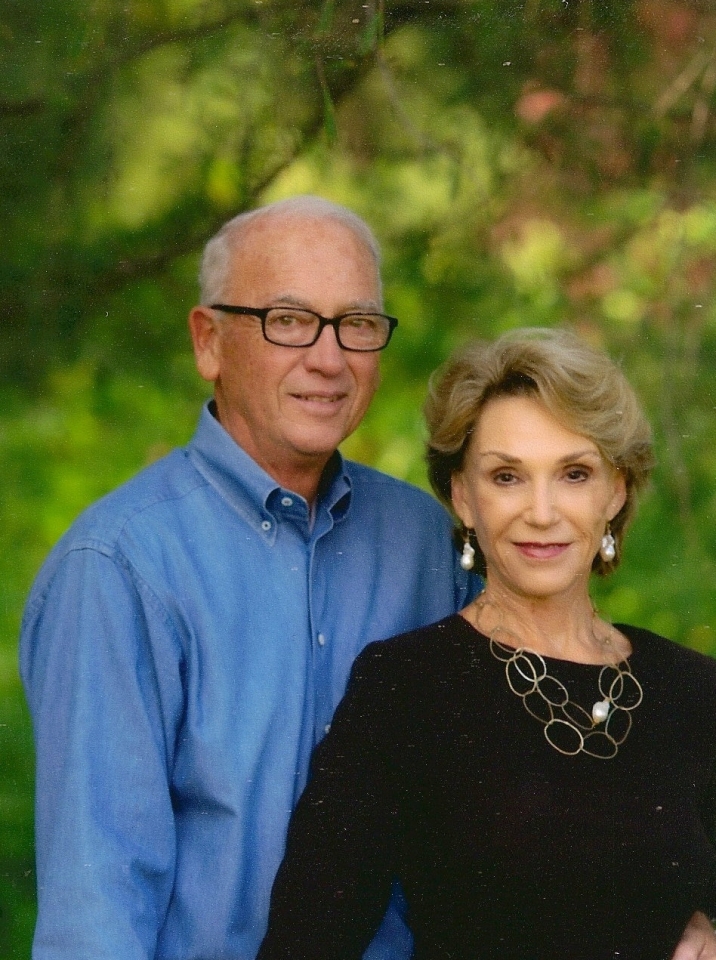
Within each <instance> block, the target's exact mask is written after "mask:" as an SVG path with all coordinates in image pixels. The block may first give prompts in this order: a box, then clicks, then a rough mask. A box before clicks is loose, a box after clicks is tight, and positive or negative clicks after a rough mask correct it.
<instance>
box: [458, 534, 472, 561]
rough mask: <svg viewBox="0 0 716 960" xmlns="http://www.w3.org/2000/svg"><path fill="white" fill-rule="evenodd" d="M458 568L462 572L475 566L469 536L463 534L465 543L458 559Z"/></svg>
mask: <svg viewBox="0 0 716 960" xmlns="http://www.w3.org/2000/svg"><path fill="white" fill-rule="evenodd" d="M460 566H461V567H462V569H463V570H472V568H473V567H474V566H475V548H474V547H473V545H472V544H471V543H470V534H469V533H467V531H466V532H465V543H464V544H463V548H462V556H461V557H460Z"/></svg>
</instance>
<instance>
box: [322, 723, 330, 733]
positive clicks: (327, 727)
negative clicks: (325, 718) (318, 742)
mask: <svg viewBox="0 0 716 960" xmlns="http://www.w3.org/2000/svg"><path fill="white" fill-rule="evenodd" d="M330 729H331V725H330V723H327V724H326V725H325V727H324V728H323V732H324V733H329V732H330Z"/></svg>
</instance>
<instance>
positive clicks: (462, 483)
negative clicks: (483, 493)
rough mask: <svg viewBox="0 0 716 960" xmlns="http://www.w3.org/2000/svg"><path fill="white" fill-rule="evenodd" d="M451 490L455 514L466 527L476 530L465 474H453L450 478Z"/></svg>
mask: <svg viewBox="0 0 716 960" xmlns="http://www.w3.org/2000/svg"><path fill="white" fill-rule="evenodd" d="M450 490H451V497H452V505H453V508H454V510H455V513H456V514H457V515H458V517H459V518H460V520H462V522H463V524H464V525H465V526H466V527H468V528H474V526H475V524H474V522H473V516H472V509H471V507H470V504H469V502H468V498H467V496H466V494H467V482H466V480H465V475H464V474H463V473H453V475H452V477H451V478H450Z"/></svg>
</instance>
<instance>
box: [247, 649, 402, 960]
mask: <svg viewBox="0 0 716 960" xmlns="http://www.w3.org/2000/svg"><path fill="white" fill-rule="evenodd" d="M380 647H381V644H373V645H371V647H369V648H368V649H367V650H366V651H364V653H363V654H362V655H361V656H360V657H359V658H358V660H357V661H356V663H355V665H354V668H353V671H352V674H351V678H350V681H349V684H348V690H347V692H346V695H345V697H344V699H343V701H342V702H341V704H340V705H339V707H338V710H337V711H336V715H335V717H334V719H333V723H332V726H331V730H330V732H329V734H328V736H327V737H326V739H325V740H324V741H323V743H321V744H320V745H319V747H317V749H316V751H315V753H314V756H313V760H312V764H311V778H310V780H309V783H308V786H307V787H306V790H305V792H304V794H303V796H302V797H301V799H300V801H299V803H298V806H297V807H296V810H295V811H294V814H293V817H292V819H291V823H290V825H289V832H288V839H287V845H286V853H285V857H284V860H283V863H282V864H281V867H280V868H279V871H278V874H277V877H276V881H275V883H274V887H273V892H272V895H271V909H270V913H269V927H268V933H267V935H266V938H265V939H264V941H263V944H262V946H261V949H260V951H259V954H258V960H278V958H282V960H287V958H294V960H312V958H315V960H331V958H336V960H351V958H356V960H358V958H360V957H361V956H362V954H363V952H364V950H365V948H366V947H367V946H368V944H369V943H370V941H371V939H372V937H373V935H374V933H375V931H376V930H377V928H378V926H379V924H380V921H381V919H382V917H383V914H384V912H385V909H386V906H387V904H388V900H389V898H390V890H391V882H392V879H393V877H394V875H395V846H396V819H397V803H396V799H397V787H396V782H397V780H398V773H399V767H400V763H399V759H398V754H399V750H398V748H397V743H396V729H397V724H396V717H395V713H396V710H395V699H396V698H395V684H394V683H392V682H391V681H390V680H389V679H388V678H387V677H386V675H385V669H384V667H385V664H384V663H383V662H382V652H381V651H380Z"/></svg>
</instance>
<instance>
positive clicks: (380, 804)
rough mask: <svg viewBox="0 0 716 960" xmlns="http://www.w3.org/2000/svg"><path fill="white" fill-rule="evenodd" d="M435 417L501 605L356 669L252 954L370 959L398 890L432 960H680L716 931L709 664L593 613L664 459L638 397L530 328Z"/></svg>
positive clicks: (470, 551) (433, 424) (452, 374)
mask: <svg viewBox="0 0 716 960" xmlns="http://www.w3.org/2000/svg"><path fill="white" fill-rule="evenodd" d="M427 419H428V425H429V429H430V444H429V452H428V463H429V470H430V477H431V481H432V483H433V485H434V488H435V490H436V492H437V494H438V496H439V497H440V498H441V499H442V500H443V501H444V502H445V503H447V504H451V505H452V507H453V509H454V511H455V514H456V515H457V517H458V518H459V520H460V521H461V531H462V542H463V546H462V559H463V564H464V565H465V566H467V567H470V566H472V565H474V566H475V567H476V568H477V569H479V570H480V572H482V574H483V575H484V578H485V589H484V592H483V593H482V594H481V595H480V596H479V597H478V598H477V600H476V601H475V602H473V603H472V604H471V605H470V606H469V607H467V608H466V609H465V610H463V611H462V613H461V615H458V616H453V617H450V618H448V619H446V620H443V621H442V622H440V623H437V624H435V625H433V626H430V627H427V628H425V629H423V630H418V631H416V632H414V633H411V634H407V635H405V636H402V637H397V638H395V639H392V640H389V641H386V642H383V643H377V644H373V645H371V646H369V647H368V648H367V649H366V650H365V651H364V653H363V654H362V655H361V656H360V657H359V659H358V660H357V662H356V665H355V668H354V671H353V674H352V677H351V680H350V684H349V687H348V691H347V694H346V697H345V699H344V701H343V703H342V704H341V706H340V707H339V709H338V712H337V714H336V717H335V720H334V723H333V727H332V729H331V732H330V734H329V736H328V737H327V738H326V740H325V741H324V743H323V745H322V746H321V747H320V748H319V750H318V752H317V754H316V757H315V759H314V767H313V771H314V772H313V779H312V781H311V782H310V784H309V786H308V788H307V790H306V793H305V794H304V796H303V798H302V800H301V802H300V803H299V806H298V808H297V812H296V814H295V817H294V820H293V821H292V826H291V829H290V832H289V837H288V845H287V853H286V859H285V860H284V863H283V865H282V867H281V869H280V871H279V874H278V878H277V881H276V884H275V887H274V892H273V898H272V907H271V916H270V921H269V932H268V935H267V938H266V940H265V941H264V945H263V947H262V950H261V952H260V954H259V957H260V958H261V960H269V958H278V957H282V958H285V957H293V958H300V960H308V958H316V960H319V958H320V960H329V958H336V960H339V958H340V960H350V958H358V957H360V956H361V953H362V950H363V949H364V947H365V946H366V944H367V943H368V942H369V941H370V938H371V934H372V933H373V932H374V930H375V928H376V927H377V925H378V923H379V921H380V918H381V916H382V913H383V910H384V908H385V905H386V902H387V900H388V898H389V894H390V889H391V884H392V882H393V880H394V879H398V880H399V881H400V883H401V885H402V888H403V890H404V893H405V896H406V899H407V904H408V920H409V924H410V927H411V929H412V931H413V934H414V938H415V954H414V956H415V958H416V960H420V958H430V960H435V958H453V960H454V958H466V960H467V958H470V960H491V958H495V960H498V958H499V960H512V958H520V960H529V958H541V960H580V958H585V960H586V958H589V960H602V958H603V960H607V958H619V960H630V958H640V960H665V958H668V957H670V956H671V955H672V953H673V952H674V950H675V948H676V946H677V943H678V941H679V937H680V935H681V932H682V931H683V930H684V928H685V926H686V925H687V923H688V922H689V920H690V918H692V917H695V918H697V919H703V916H702V914H703V913H706V914H710V915H711V916H714V915H715V914H716V848H715V846H714V834H715V831H716V661H713V660H710V659H709V658H707V657H705V656H702V655H699V654H697V653H694V652H692V651H690V650H687V649H684V648H682V647H679V646H677V645H676V644H674V643H672V642H671V641H669V640H666V639H664V638H663V637H660V636H657V635H655V634H653V633H651V632H649V631H648V630H644V629H640V628H637V627H633V626H626V625H622V624H616V625H612V624H610V623H608V622H607V621H606V620H604V619H603V618H602V617H601V616H600V615H599V614H598V613H597V611H596V610H595V608H594V606H593V604H592V602H591V600H590V597H589V591H588V586H589V579H590V575H591V573H592V572H594V573H596V574H597V575H604V574H607V573H609V572H610V571H611V570H613V569H614V567H615V566H616V565H617V564H618V563H619V560H620V558H621V554H622V545H623V539H624V534H625V530H626V527H627V524H628V522H629V520H630V519H631V517H632V514H633V512H634V506H635V497H636V494H637V492H638V491H639V489H640V488H641V487H642V486H643V485H644V483H645V482H646V479H647V476H648V473H649V470H650V468H651V464H652V453H651V442H650V431H649V427H648V425H647V423H646V421H645V419H644V417H643V415H642V413H641V410H640V409H639V405H638V402H637V400H636V397H635V395H634V392H633V391H632V389H631V388H630V387H629V385H628V384H627V382H626V381H625V379H624V377H623V376H622V374H621V373H620V372H619V370H618V369H617V368H616V367H615V366H614V365H613V364H612V363H611V362H610V361H609V360H608V359H607V358H606V357H605V356H603V355H602V354H601V353H597V352H595V351H593V350H591V349H590V348H588V347H587V346H586V345H584V344H583V343H582V342H581V341H580V340H578V339H577V338H576V337H574V336H571V335H568V334H567V333H560V332H555V331H542V330H526V331H517V332H515V333H512V334H509V335H506V336H504V337H502V338H501V339H499V340H498V341H496V342H495V343H493V344H491V345H486V344H482V343H478V344H474V345H472V346H470V347H469V348H468V349H466V350H465V351H463V352H462V353H460V354H459V355H458V356H456V357H455V358H454V359H453V360H451V361H450V362H449V363H448V364H447V365H446V367H445V368H444V370H443V371H442V373H441V374H440V376H439V377H438V378H437V380H436V381H435V383H434V384H433V387H432V391H431V394H430V397H429V400H428V403H427ZM395 535H396V536H400V531H396V532H395ZM405 549H406V550H409V549H410V544H409V543H406V544H405ZM346 602H348V603H349V602H350V598H346Z"/></svg>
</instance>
